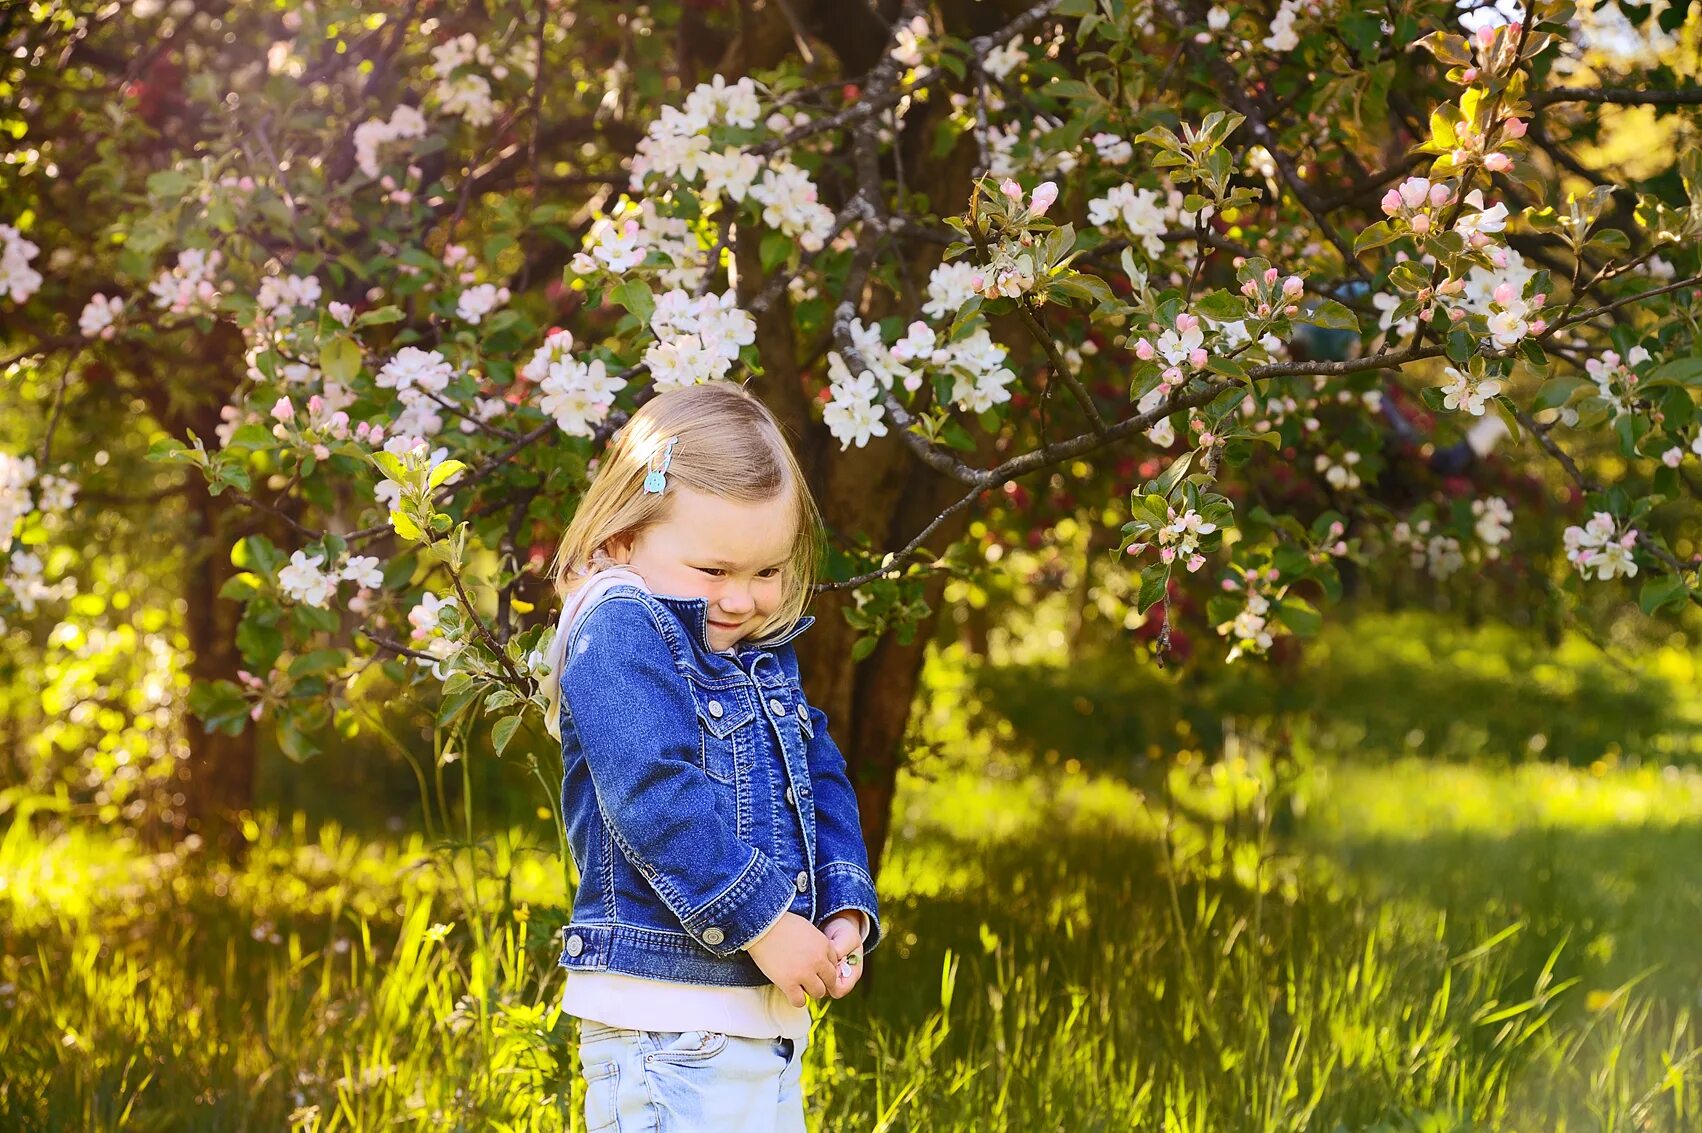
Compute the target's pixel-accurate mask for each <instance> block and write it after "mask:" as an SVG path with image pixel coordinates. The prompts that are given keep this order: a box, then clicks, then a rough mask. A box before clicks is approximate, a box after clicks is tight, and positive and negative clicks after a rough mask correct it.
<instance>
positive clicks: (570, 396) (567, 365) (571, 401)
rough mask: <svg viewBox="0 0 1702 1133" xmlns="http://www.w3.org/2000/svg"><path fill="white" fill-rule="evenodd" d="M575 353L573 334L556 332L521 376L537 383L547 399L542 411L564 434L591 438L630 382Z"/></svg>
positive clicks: (541, 404)
mask: <svg viewBox="0 0 1702 1133" xmlns="http://www.w3.org/2000/svg"><path fill="white" fill-rule="evenodd" d="M572 350H573V335H572V333H571V332H569V331H565V330H552V331H551V332H550V333H549V335H548V336H547V337H546V338H545V339H544V344H543V345H542V346H540V347H538V349H537V350H535V351H533V353H532V359H531V361H529V362H527V363H526V365H525V366H524V367H523V368H522V369H521V371H520V373H521V375H522V376H523V377H525V378H526V379H527V380H528V381H531V382H536V383H537V385H538V389H539V391H540V392H541V393H542V395H543V396H542V397H541V398H539V401H538V407H539V408H540V409H542V410H543V411H544V412H545V413H548V414H549V415H550V416H551V417H554V418H555V422H556V426H557V427H558V428H559V429H561V431H562V432H564V433H566V434H567V435H568V436H570V437H589V436H591V435H592V434H593V433H594V432H595V431H596V429H597V426H598V425H601V424H602V423H603V422H604V421H606V420H607V419H608V416H609V410H611V409H612V408H614V404H615V396H616V395H617V394H619V393H620V391H621V390H623V389H625V388H626V380H625V379H624V378H621V377H618V376H616V375H612V374H610V373H609V372H608V368H607V367H606V366H605V365H604V364H603V360H602V359H601V358H598V359H594V360H593V361H591V362H581V361H579V360H578V359H576V358H574V357H573V354H572Z"/></svg>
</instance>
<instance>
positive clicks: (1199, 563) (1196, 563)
mask: <svg viewBox="0 0 1702 1133" xmlns="http://www.w3.org/2000/svg"><path fill="white" fill-rule="evenodd" d="M1205 565H1206V557H1205V556H1204V555H1194V556H1192V557H1190V558H1189V559H1188V569H1189V570H1190V571H1196V570H1199V569H1200V568H1201V567H1203V566H1205Z"/></svg>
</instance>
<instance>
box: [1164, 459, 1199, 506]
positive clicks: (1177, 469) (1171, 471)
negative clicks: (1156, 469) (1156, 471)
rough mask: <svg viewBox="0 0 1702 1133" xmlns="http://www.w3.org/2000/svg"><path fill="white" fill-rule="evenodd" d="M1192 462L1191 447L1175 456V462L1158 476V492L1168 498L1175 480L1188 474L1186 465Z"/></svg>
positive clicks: (1175, 482) (1174, 485)
mask: <svg viewBox="0 0 1702 1133" xmlns="http://www.w3.org/2000/svg"><path fill="white" fill-rule="evenodd" d="M1193 463H1194V452H1193V450H1192V449H1190V450H1189V451H1187V452H1185V453H1183V454H1182V455H1181V456H1179V457H1177V458H1176V461H1175V463H1173V464H1172V465H1171V466H1170V467H1169V468H1166V469H1165V470H1164V473H1163V475H1161V476H1159V478H1158V484H1157V487H1158V492H1159V494H1160V495H1162V496H1165V497H1166V498H1168V497H1169V495H1170V493H1171V491H1172V490H1173V489H1174V488H1175V487H1176V484H1177V481H1179V480H1181V479H1182V477H1184V476H1186V475H1187V474H1188V467H1189V466H1190V465H1191V464H1193Z"/></svg>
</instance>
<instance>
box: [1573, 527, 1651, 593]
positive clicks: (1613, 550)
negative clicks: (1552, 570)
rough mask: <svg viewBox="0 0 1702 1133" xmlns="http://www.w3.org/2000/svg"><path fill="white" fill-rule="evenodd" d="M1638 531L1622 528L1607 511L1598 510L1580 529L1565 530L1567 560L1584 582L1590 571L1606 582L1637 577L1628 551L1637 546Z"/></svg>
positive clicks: (1635, 562)
mask: <svg viewBox="0 0 1702 1133" xmlns="http://www.w3.org/2000/svg"><path fill="white" fill-rule="evenodd" d="M1637 535H1638V532H1637V529H1636V528H1634V527H1630V526H1627V527H1624V528H1621V526H1620V524H1619V521H1618V520H1617V519H1615V518H1614V517H1613V515H1612V513H1610V512H1605V511H1598V512H1596V513H1595V515H1593V516H1591V517H1590V521H1589V522H1588V523H1586V524H1584V526H1582V527H1568V528H1567V529H1566V530H1565V531H1564V532H1563V533H1562V538H1563V539H1564V540H1565V543H1566V561H1567V562H1569V563H1571V564H1572V565H1573V566H1574V567H1576V568H1577V570H1578V574H1579V576H1580V577H1582V578H1584V579H1585V580H1586V581H1587V580H1588V579H1589V578H1590V572H1591V571H1592V570H1593V571H1595V572H1596V574H1595V577H1596V578H1597V579H1598V580H1600V581H1602V582H1607V581H1609V580H1611V579H1614V578H1620V577H1624V578H1635V577H1637V560H1636V559H1634V558H1633V557H1632V555H1631V549H1632V548H1633V547H1635V546H1636V545H1637Z"/></svg>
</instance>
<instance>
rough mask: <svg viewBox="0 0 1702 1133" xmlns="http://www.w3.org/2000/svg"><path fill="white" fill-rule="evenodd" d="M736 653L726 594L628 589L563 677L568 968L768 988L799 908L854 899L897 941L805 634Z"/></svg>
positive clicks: (829, 911) (593, 627)
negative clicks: (570, 866) (798, 647)
mask: <svg viewBox="0 0 1702 1133" xmlns="http://www.w3.org/2000/svg"><path fill="white" fill-rule="evenodd" d="M814 621H815V619H814V618H813V617H809V616H805V617H803V618H800V619H799V620H798V621H797V622H796V623H795V624H794V625H793V626H792V627H791V628H790V629H788V630H786V631H785V632H783V633H781V634H778V635H776V636H774V637H770V638H768V639H765V640H763V641H759V642H741V643H739V644H738V645H736V646H734V647H733V648H732V649H730V650H727V651H725V652H720V653H717V652H714V651H712V650H711V649H710V648H709V644H708V636H707V635H708V602H707V601H706V600H705V599H702V598H676V597H672V596H669V595H662V594H652V593H650V592H648V591H646V590H644V589H642V588H641V587H637V586H632V585H628V584H624V583H623V584H619V585H616V586H613V587H612V588H611V589H610V590H609V592H608V593H607V594H605V595H603V596H602V597H601V598H599V599H597V600H596V602H595V604H594V605H593V606H592V607H591V608H590V609H589V610H588V611H587V612H586V613H585V614H584V615H583V616H581V617H580V619H579V621H578V624H577V626H576V627H575V629H574V631H573V635H572V637H571V638H570V639H569V641H568V642H567V654H566V660H565V663H564V665H563V670H562V677H561V694H562V699H561V711H560V718H559V719H560V724H561V737H562V766H563V769H564V774H563V779H562V794H561V801H562V813H563V815H564V816H565V818H566V823H567V834H568V845H569V848H570V849H571V851H572V853H573V859H574V863H575V864H576V865H577V866H578V869H579V879H580V880H579V887H578V891H577V892H576V893H575V894H574V898H573V917H572V920H571V922H570V923H569V924H568V925H567V926H565V927H564V928H563V929H562V953H561V957H560V960H559V961H558V962H559V963H560V964H561V966H562V967H565V968H567V969H569V970H570V971H571V970H583V971H613V972H623V973H626V974H629V975H635V976H647V977H650V978H652V979H662V980H673V981H676V982H679V983H692V984H710V985H716V986H727V987H760V986H762V985H764V984H766V983H768V982H769V981H768V977H767V976H765V975H763V973H762V970H761V969H760V968H758V967H757V965H756V962H755V961H754V960H752V959H751V958H750V955H749V954H748V953H746V952H745V951H744V948H745V946H746V945H747V944H749V943H750V942H751V941H752V940H753V939H755V938H756V937H757V936H759V935H760V934H761V933H762V932H763V931H764V930H765V929H767V928H768V927H769V926H770V925H772V924H773V923H774V922H775V921H777V920H779V919H780V916H781V914H782V913H783V912H786V911H787V910H790V911H791V912H794V913H797V914H798V915H799V916H802V917H807V918H808V919H809V920H810V921H811V922H812V923H814V924H816V925H817V926H818V927H819V926H820V925H821V924H822V923H824V922H825V921H826V919H827V918H828V917H830V916H832V915H833V914H834V913H836V912H839V911H841V910H843V909H861V910H862V911H863V913H864V914H865V915H867V917H868V919H869V933H868V936H867V938H866V939H865V940H864V942H863V949H864V951H865V952H867V951H869V950H870V949H873V948H874V947H875V945H876V944H877V943H878V942H879V940H880V937H881V927H880V918H879V915H878V913H877V910H876V904H875V887H874V884H873V882H872V881H871V879H870V877H869V859H868V852H867V850H866V849H865V847H864V845H863V834H862V829H861V827H860V825H859V823H858V815H857V797H856V795H855V794H854V793H853V791H852V788H851V783H850V780H849V779H848V778H847V777H846V774H845V759H844V757H843V756H842V755H841V754H840V752H839V748H838V746H837V745H835V744H834V742H833V739H832V737H831V736H829V735H828V732H827V717H826V716H825V715H824V714H823V713H822V711H821V709H819V708H815V707H812V706H811V705H809V704H808V703H806V701H805V699H804V692H803V689H802V688H801V687H800V685H799V683H798V658H797V654H796V652H795V651H794V650H793V648H792V646H791V645H790V644H789V643H790V642H791V640H792V639H793V638H795V637H797V636H798V634H800V633H802V632H803V631H804V630H806V629H808V628H809V627H810V626H811V625H812V624H813V623H814Z"/></svg>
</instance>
